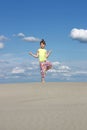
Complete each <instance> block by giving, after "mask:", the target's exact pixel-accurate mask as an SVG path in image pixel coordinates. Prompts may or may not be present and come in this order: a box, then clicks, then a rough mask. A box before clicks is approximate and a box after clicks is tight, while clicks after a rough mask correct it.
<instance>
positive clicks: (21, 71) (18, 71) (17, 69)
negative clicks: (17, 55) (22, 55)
mask: <svg viewBox="0 0 87 130" xmlns="http://www.w3.org/2000/svg"><path fill="white" fill-rule="evenodd" d="M24 72H25V70H24V69H23V68H20V67H15V68H13V70H12V74H21V73H24Z"/></svg>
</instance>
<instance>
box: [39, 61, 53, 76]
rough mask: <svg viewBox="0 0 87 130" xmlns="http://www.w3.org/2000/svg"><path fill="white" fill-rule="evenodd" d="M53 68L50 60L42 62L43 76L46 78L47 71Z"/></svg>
mask: <svg viewBox="0 0 87 130" xmlns="http://www.w3.org/2000/svg"><path fill="white" fill-rule="evenodd" d="M51 68H52V64H51V63H50V62H49V61H45V62H40V71H41V77H42V78H45V74H46V71H47V70H49V69H51Z"/></svg>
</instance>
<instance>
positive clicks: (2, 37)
mask: <svg viewBox="0 0 87 130" xmlns="http://www.w3.org/2000/svg"><path fill="white" fill-rule="evenodd" d="M6 40H8V38H7V37H5V36H4V35H1V36H0V41H6Z"/></svg>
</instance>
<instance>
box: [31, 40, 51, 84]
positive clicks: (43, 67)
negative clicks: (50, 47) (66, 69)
mask: <svg viewBox="0 0 87 130" xmlns="http://www.w3.org/2000/svg"><path fill="white" fill-rule="evenodd" d="M45 46H46V43H45V41H44V40H43V39H42V40H41V41H40V48H39V49H38V50H37V53H36V54H33V53H32V52H29V54H30V55H32V56H33V57H35V58H39V63H40V71H41V81H42V82H45V75H46V71H47V70H49V69H51V68H52V64H51V63H50V62H48V61H47V58H48V57H49V55H50V54H51V51H49V52H47V50H46V49H45Z"/></svg>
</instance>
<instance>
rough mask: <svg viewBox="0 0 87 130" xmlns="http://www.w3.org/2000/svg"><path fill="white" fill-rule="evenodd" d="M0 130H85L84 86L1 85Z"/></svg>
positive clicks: (86, 89) (86, 103) (86, 93)
mask: <svg viewBox="0 0 87 130" xmlns="http://www.w3.org/2000/svg"><path fill="white" fill-rule="evenodd" d="M0 130H87V83H86V82H83V83H80V82H79V83H69V82H67V83H65V82H64V83H61V82H59V83H57V82H52V83H51V82H49V83H45V84H42V83H18V84H0Z"/></svg>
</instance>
